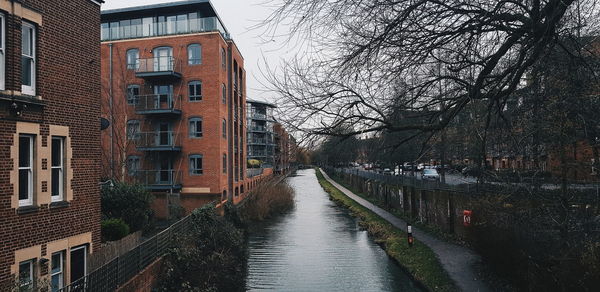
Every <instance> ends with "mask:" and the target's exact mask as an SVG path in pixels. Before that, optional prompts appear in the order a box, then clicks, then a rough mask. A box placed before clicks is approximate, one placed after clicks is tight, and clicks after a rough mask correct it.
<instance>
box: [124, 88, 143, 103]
mask: <svg viewBox="0 0 600 292" xmlns="http://www.w3.org/2000/svg"><path fill="white" fill-rule="evenodd" d="M139 96H140V86H139V85H136V84H130V85H127V104H129V105H134V104H137V103H138V101H139Z"/></svg>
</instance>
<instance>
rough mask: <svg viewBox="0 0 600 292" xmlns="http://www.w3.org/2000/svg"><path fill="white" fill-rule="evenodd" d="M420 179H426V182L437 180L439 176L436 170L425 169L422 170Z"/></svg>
mask: <svg viewBox="0 0 600 292" xmlns="http://www.w3.org/2000/svg"><path fill="white" fill-rule="evenodd" d="M421 178H422V179H427V180H439V179H440V174H439V173H438V172H437V170H435V169H433V168H426V169H423V173H422V174H421Z"/></svg>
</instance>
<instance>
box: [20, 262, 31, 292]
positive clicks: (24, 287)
mask: <svg viewBox="0 0 600 292" xmlns="http://www.w3.org/2000/svg"><path fill="white" fill-rule="evenodd" d="M33 263H34V260H33V259H31V260H28V261H24V262H20V263H19V291H33V288H34V283H33V275H34V274H33Z"/></svg>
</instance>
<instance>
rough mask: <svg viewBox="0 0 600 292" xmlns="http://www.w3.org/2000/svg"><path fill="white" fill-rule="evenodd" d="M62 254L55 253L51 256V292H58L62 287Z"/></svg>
mask: <svg viewBox="0 0 600 292" xmlns="http://www.w3.org/2000/svg"><path fill="white" fill-rule="evenodd" d="M64 257H65V256H64V253H63V252H62V251H61V252H57V253H53V254H52V259H51V263H50V287H51V289H52V292H56V291H59V290H60V289H62V288H63V287H64V283H65V282H64V266H65V258H64Z"/></svg>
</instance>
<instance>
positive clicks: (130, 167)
mask: <svg viewBox="0 0 600 292" xmlns="http://www.w3.org/2000/svg"><path fill="white" fill-rule="evenodd" d="M134 162H135V163H134ZM134 166H135V167H134ZM138 171H140V157H139V156H137V155H129V156H128V157H127V174H128V175H129V176H135V175H137V172H138Z"/></svg>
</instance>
